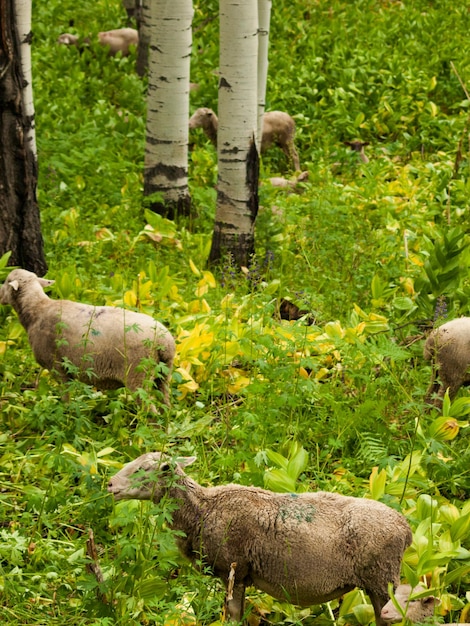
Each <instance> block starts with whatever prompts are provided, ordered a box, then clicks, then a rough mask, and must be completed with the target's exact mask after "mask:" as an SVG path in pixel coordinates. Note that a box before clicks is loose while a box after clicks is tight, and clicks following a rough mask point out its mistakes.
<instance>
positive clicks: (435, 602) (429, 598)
mask: <svg viewBox="0 0 470 626" xmlns="http://www.w3.org/2000/svg"><path fill="white" fill-rule="evenodd" d="M440 603H441V601H440V600H439V598H436V596H427V597H426V598H422V599H421V604H422V605H423V606H426V605H428V604H432V605H433V606H434V605H435V606H439V605H440Z"/></svg>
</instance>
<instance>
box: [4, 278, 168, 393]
mask: <svg viewBox="0 0 470 626" xmlns="http://www.w3.org/2000/svg"><path fill="white" fill-rule="evenodd" d="M53 283H54V281H53V280H45V279H44V278H39V277H38V276H36V274H34V273H33V272H28V271H26V270H22V269H17V270H13V271H12V272H10V274H9V275H8V277H7V279H6V281H5V282H4V284H3V285H2V286H1V287H0V304H9V305H11V306H12V307H13V308H14V309H15V311H16V313H17V314H18V317H19V320H20V322H21V324H22V325H23V326H24V328H25V329H26V332H27V334H28V339H29V343H30V345H31V348H32V350H33V353H34V356H35V358H36V360H37V362H38V363H39V364H40V365H42V367H45V368H47V369H49V370H51V369H54V370H56V372H57V373H58V375H59V376H60V377H61V378H62V379H63V380H64V381H65V380H68V379H70V378H78V379H79V380H82V381H84V382H87V383H90V384H93V385H95V387H97V388H98V389H104V390H105V389H117V388H119V387H124V386H125V387H128V388H129V389H130V390H132V391H134V390H136V389H137V388H138V387H142V385H143V382H144V380H145V378H146V371H145V367H144V363H143V360H144V359H145V360H151V361H152V366H153V367H155V363H162V364H164V366H165V367H164V369H165V372H164V373H161V374H159V375H158V376H157V378H156V381H155V382H156V383H157V386H158V388H159V389H160V391H161V392H162V395H163V401H164V402H165V404H167V405H168V404H169V390H168V387H169V379H170V376H171V369H172V365H173V358H174V354H175V342H174V339H173V337H172V336H171V334H170V332H169V331H168V330H167V329H166V328H165V326H163V324H160V322H157V321H156V320H154V319H153V318H152V317H150V316H149V315H144V314H142V313H135V312H134V311H128V310H126V309H122V308H119V307H112V306H91V305H89V304H82V303H80V302H71V301H70V300H52V299H51V298H49V297H48V296H47V295H46V294H45V293H44V290H43V288H44V287H49V286H50V285H52V284H53ZM67 361H68V362H70V363H71V364H72V365H73V366H75V368H76V369H77V372H74V371H73V370H72V371H71V370H70V368H67V367H66V363H67ZM152 376H153V377H154V376H155V375H154V373H153V372H152Z"/></svg>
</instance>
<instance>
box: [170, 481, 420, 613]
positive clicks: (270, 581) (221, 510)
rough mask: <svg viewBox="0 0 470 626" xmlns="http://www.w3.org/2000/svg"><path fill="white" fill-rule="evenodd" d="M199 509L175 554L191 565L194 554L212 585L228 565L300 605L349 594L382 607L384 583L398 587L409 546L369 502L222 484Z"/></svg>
mask: <svg viewBox="0 0 470 626" xmlns="http://www.w3.org/2000/svg"><path fill="white" fill-rule="evenodd" d="M202 502H203V504H202V507H201V508H202V511H203V512H204V513H203V518H204V522H203V524H202V525H201V526H200V527H199V525H197V526H195V525H194V522H193V524H192V525H191V520H190V519H189V518H186V519H185V520H184V527H183V528H182V530H184V531H185V533H187V536H186V538H184V539H181V540H179V541H180V547H181V549H182V551H183V552H184V553H185V554H186V555H187V556H189V557H190V558H192V559H193V560H194V559H195V558H196V555H198V554H199V552H200V551H201V547H202V551H203V553H204V556H205V562H206V563H207V564H208V565H209V566H211V567H212V568H213V570H214V573H215V574H216V575H218V576H219V577H220V578H225V577H226V576H227V572H228V571H229V567H230V564H231V563H232V562H236V563H237V570H236V576H237V578H239V579H242V580H244V581H245V584H250V583H252V584H254V585H255V586H256V587H258V588H259V589H261V590H263V591H265V592H266V593H269V594H270V595H272V596H273V597H275V598H279V599H283V600H288V601H289V602H292V603H294V604H298V605H300V606H308V605H311V604H318V603H321V602H326V601H329V600H331V599H332V598H336V597H338V596H339V595H342V594H343V593H345V592H346V591H348V590H350V589H353V588H354V587H361V588H363V589H367V590H368V591H376V592H377V593H378V594H379V595H380V596H382V598H384V601H386V599H387V597H388V596H387V586H388V583H389V582H392V583H394V584H398V582H399V573H400V563H401V558H402V555H403V552H404V550H405V549H406V547H407V546H408V545H409V544H410V543H411V531H410V528H409V526H408V524H407V522H406V520H405V519H404V518H403V517H402V516H401V515H400V514H399V513H397V512H396V511H394V510H393V509H390V508H389V507H387V506H385V505H383V504H381V503H379V502H375V501H372V500H363V499H359V498H351V497H346V496H341V495H338V494H333V493H325V492H318V493H309V494H300V495H297V494H288V495H284V494H275V493H272V492H266V491H264V490H261V489H255V488H243V487H239V486H235V485H228V486H225V487H215V488H212V489H208V490H206V491H205V493H204V498H202ZM182 514H184V509H183V510H182ZM176 515H177V516H178V513H177V514H176ZM177 519H178V518H177ZM178 526H179V524H178ZM188 530H189V532H188Z"/></svg>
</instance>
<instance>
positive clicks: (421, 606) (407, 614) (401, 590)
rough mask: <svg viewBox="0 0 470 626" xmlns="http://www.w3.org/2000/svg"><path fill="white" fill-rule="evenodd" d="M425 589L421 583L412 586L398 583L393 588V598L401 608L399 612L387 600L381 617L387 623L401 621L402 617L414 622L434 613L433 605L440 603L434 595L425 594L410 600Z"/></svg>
mask: <svg viewBox="0 0 470 626" xmlns="http://www.w3.org/2000/svg"><path fill="white" fill-rule="evenodd" d="M424 591H426V589H425V588H424V587H423V586H422V585H418V586H417V587H414V588H412V587H411V585H398V587H397V588H396V589H395V593H394V595H395V600H396V601H397V602H398V604H399V605H400V606H401V608H402V609H403V612H400V611H399V610H398V609H397V608H396V606H395V605H394V604H393V601H392V600H389V601H388V602H387V604H386V605H385V606H384V607H383V609H382V612H381V618H382V619H383V620H384V621H385V622H388V623H396V622H401V621H403V619H407V620H410V621H411V622H414V623H419V622H424V620H425V619H426V618H428V617H431V615H433V614H434V610H435V607H436V606H438V605H439V604H440V600H439V599H438V598H436V597H435V596H426V597H423V598H418V599H416V600H410V598H411V597H412V596H414V595H415V594H419V593H422V592H424Z"/></svg>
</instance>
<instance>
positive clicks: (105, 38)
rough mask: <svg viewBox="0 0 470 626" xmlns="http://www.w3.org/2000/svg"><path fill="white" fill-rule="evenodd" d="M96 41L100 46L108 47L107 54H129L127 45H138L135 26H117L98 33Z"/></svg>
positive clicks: (137, 34)
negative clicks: (114, 28)
mask: <svg viewBox="0 0 470 626" xmlns="http://www.w3.org/2000/svg"><path fill="white" fill-rule="evenodd" d="M98 41H99V42H100V44H101V45H102V46H108V47H109V54H110V55H111V56H114V55H115V54H117V53H118V52H121V53H122V56H124V57H126V56H128V55H129V46H132V45H133V46H138V45H139V32H138V31H137V30H135V28H117V29H116V30H107V31H104V32H101V33H98Z"/></svg>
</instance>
